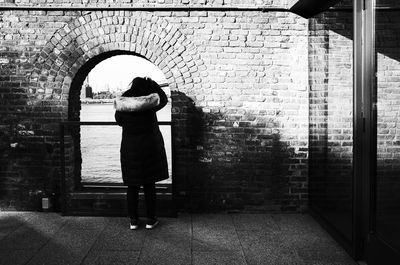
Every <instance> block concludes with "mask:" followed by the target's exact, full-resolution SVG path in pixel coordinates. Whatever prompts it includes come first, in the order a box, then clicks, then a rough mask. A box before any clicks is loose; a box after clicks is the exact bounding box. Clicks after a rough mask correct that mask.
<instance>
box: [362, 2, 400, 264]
mask: <svg viewBox="0 0 400 265" xmlns="http://www.w3.org/2000/svg"><path fill="white" fill-rule="evenodd" d="M373 2H374V1H372V3H371V5H370V7H371V8H374V9H375V10H374V11H375V14H373V13H372V14H373V17H372V20H375V29H374V34H373V36H374V37H375V38H374V39H375V40H374V42H375V45H374V50H373V57H374V60H373V61H375V68H374V70H375V72H376V75H374V76H376V78H374V80H373V83H372V86H371V88H372V93H370V94H367V95H366V96H369V97H370V102H371V104H370V113H371V114H372V115H371V119H372V128H373V129H372V139H371V144H372V150H373V152H372V157H371V159H372V162H373V167H372V170H371V173H370V174H369V175H370V194H371V196H370V225H369V236H368V237H367V238H368V240H367V249H366V250H367V251H366V256H367V262H368V264H371V265H375V264H385V265H391V264H400V3H399V1H397V0H396V1H395V0H376V3H373ZM374 5H375V6H374ZM367 8H368V6H367ZM367 11H368V10H367Z"/></svg>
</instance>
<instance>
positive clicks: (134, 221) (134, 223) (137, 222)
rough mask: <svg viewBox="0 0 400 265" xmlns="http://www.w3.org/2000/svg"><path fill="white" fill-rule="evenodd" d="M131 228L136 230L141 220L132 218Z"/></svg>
mask: <svg viewBox="0 0 400 265" xmlns="http://www.w3.org/2000/svg"><path fill="white" fill-rule="evenodd" d="M129 228H130V229H131V230H136V229H138V228H139V221H138V220H137V219H131V222H130V224H129Z"/></svg>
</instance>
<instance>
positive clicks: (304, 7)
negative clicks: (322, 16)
mask: <svg viewBox="0 0 400 265" xmlns="http://www.w3.org/2000/svg"><path fill="white" fill-rule="evenodd" d="M287 1H288V9H289V11H291V12H293V13H295V14H297V15H300V16H302V17H305V18H310V17H312V16H315V15H316V14H318V13H320V12H323V11H325V10H327V9H329V8H330V7H332V6H334V5H335V4H337V3H338V2H340V0H287Z"/></svg>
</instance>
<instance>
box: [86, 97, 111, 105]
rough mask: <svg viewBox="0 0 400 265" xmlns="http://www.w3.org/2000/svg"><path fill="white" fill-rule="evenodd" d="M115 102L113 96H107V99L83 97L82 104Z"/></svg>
mask: <svg viewBox="0 0 400 265" xmlns="http://www.w3.org/2000/svg"><path fill="white" fill-rule="evenodd" d="M112 103H114V99H113V98H105V99H91V98H90V99H89V98H88V99H81V104H112Z"/></svg>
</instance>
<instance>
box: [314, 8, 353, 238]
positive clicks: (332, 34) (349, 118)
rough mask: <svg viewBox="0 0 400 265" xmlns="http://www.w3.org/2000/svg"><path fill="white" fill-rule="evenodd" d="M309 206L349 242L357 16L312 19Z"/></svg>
mask: <svg viewBox="0 0 400 265" xmlns="http://www.w3.org/2000/svg"><path fill="white" fill-rule="evenodd" d="M309 23H310V32H309V34H310V36H309V69H310V125H309V126H310V127H309V128H310V139H309V145H310V151H309V156H310V157H309V194H310V207H311V208H312V209H313V210H314V211H315V212H316V213H317V214H318V215H320V216H321V217H322V218H323V219H325V220H326V221H327V222H328V223H329V224H330V225H331V226H332V227H333V228H334V229H335V230H337V231H338V232H339V234H341V235H342V236H343V237H344V238H345V239H347V241H348V242H351V241H352V211H353V204H352V200H353V194H352V188H353V63H352V62H353V17H352V13H351V12H326V13H323V14H320V15H319V16H317V17H315V18H313V19H310V22H309Z"/></svg>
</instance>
